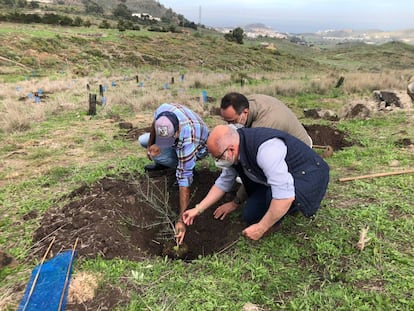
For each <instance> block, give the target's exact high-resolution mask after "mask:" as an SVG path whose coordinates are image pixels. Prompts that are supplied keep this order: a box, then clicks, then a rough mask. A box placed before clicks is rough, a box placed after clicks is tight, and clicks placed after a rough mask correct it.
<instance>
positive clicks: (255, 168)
mask: <svg viewBox="0 0 414 311" xmlns="http://www.w3.org/2000/svg"><path fill="white" fill-rule="evenodd" d="M207 148H208V150H209V152H210V154H211V155H212V156H213V158H214V159H215V164H216V166H218V167H220V168H222V172H221V175H220V176H219V178H218V179H217V180H216V182H215V184H214V185H213V186H212V188H211V189H210V191H209V193H208V194H207V195H206V197H205V198H204V199H203V200H202V201H201V202H200V203H199V204H196V206H195V207H194V208H193V209H190V210H187V211H186V212H184V214H183V221H184V223H185V224H187V225H192V224H193V222H194V219H195V217H197V215H200V214H201V213H202V212H204V211H205V210H206V209H207V208H209V207H210V206H211V205H213V204H214V203H216V202H217V201H218V200H220V199H221V198H222V197H223V196H224V194H225V193H226V192H229V191H230V190H231V189H232V188H233V186H234V183H235V179H236V177H237V176H240V177H241V179H242V181H243V185H244V186H245V188H246V192H247V200H246V203H245V206H244V209H243V219H244V220H245V221H246V223H247V224H248V225H249V226H248V227H247V228H245V229H244V230H243V234H244V235H245V236H246V237H248V238H250V239H252V240H258V239H260V238H261V237H262V236H263V234H264V233H265V232H267V231H268V230H269V229H271V228H272V227H273V225H275V224H276V223H278V222H280V221H281V220H282V218H283V217H284V216H285V215H286V214H290V213H293V212H297V211H300V212H301V213H303V214H304V215H305V216H307V217H310V216H312V215H314V214H315V213H316V211H317V210H318V209H319V207H320V203H321V201H322V198H323V197H324V195H325V192H326V188H327V186H328V182H329V167H328V165H327V163H326V162H325V161H324V160H323V159H322V158H321V157H320V156H319V155H318V154H317V153H316V152H314V151H313V150H312V148H310V147H309V146H307V145H306V144H305V143H303V142H302V141H300V140H299V139H297V138H296V137H294V136H292V135H290V134H287V133H286V132H282V131H279V130H275V129H270V128H261V127H259V128H240V129H236V128H235V127H234V126H232V125H219V126H217V127H215V128H214V130H213V131H212V132H211V134H210V136H209V138H208V140H207ZM236 208H237V206H236V207H235V206H234V205H221V206H220V207H219V208H217V209H216V210H215V211H214V217H215V218H216V219H224V218H225V217H226V216H227V215H228V214H229V213H231V212H233V211H234V210H235V209H236Z"/></svg>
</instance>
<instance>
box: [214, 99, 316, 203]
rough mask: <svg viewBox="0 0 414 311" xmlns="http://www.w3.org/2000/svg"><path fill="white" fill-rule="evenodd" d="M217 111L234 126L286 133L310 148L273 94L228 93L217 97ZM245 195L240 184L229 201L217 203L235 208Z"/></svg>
mask: <svg viewBox="0 0 414 311" xmlns="http://www.w3.org/2000/svg"><path fill="white" fill-rule="evenodd" d="M220 113H221V116H222V117H223V119H224V120H225V121H226V122H227V123H229V124H234V125H235V126H236V127H252V128H254V127H267V128H272V129H276V130H280V131H283V132H286V133H288V134H290V135H292V136H295V137H296V138H298V139H300V140H301V141H303V142H304V143H305V144H306V145H308V146H309V147H312V139H311V138H310V136H309V135H308V133H307V132H306V130H305V128H304V127H303V125H302V123H300V121H299V120H298V118H297V117H296V115H295V114H294V113H293V111H292V110H290V109H289V108H288V107H287V106H286V105H285V104H284V103H283V102H281V101H280V100H278V99H277V98H275V97H272V96H268V95H263V94H252V95H249V96H247V97H246V96H244V95H243V94H240V93H236V92H232V93H228V94H226V95H225V96H224V97H223V98H222V99H221V105H220ZM246 198H247V194H246V190H245V188H244V186H243V185H241V186H240V188H239V190H238V192H237V194H236V197H235V198H234V200H233V201H231V202H227V203H225V204H223V205H222V206H221V208H222V209H227V208H228V209H232V210H234V208H236V207H239V206H240V205H241V204H242V203H243V202H244V201H245V200H246Z"/></svg>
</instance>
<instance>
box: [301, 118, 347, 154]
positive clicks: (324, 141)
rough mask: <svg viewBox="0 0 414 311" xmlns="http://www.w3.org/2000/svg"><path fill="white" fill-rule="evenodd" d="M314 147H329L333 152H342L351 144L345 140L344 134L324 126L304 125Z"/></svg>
mask: <svg viewBox="0 0 414 311" xmlns="http://www.w3.org/2000/svg"><path fill="white" fill-rule="evenodd" d="M304 127H305V129H306V131H307V132H308V134H309V136H310V137H311V138H312V140H313V144H314V145H321V146H328V145H329V146H331V147H332V148H333V150H335V151H337V150H342V149H343V148H344V147H350V146H352V145H353V144H352V143H351V142H349V141H347V140H346V139H345V133H343V132H341V131H340V130H337V129H335V128H331V127H329V126H326V125H318V124H313V125H304Z"/></svg>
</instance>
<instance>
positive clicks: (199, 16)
mask: <svg viewBox="0 0 414 311" xmlns="http://www.w3.org/2000/svg"><path fill="white" fill-rule="evenodd" d="M198 24H199V25H201V5H200V6H199V8H198Z"/></svg>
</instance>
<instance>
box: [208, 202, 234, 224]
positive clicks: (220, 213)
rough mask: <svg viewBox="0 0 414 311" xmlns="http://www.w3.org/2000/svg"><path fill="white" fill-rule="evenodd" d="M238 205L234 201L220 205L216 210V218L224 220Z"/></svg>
mask: <svg viewBox="0 0 414 311" xmlns="http://www.w3.org/2000/svg"><path fill="white" fill-rule="evenodd" d="M237 207H238V205H237V204H236V203H234V202H233V201H231V202H227V203H224V204H223V205H220V206H219V207H217V209H216V210H215V211H214V213H213V215H214V218H215V219H218V218H219V219H220V220H223V219H224V218H225V217H226V216H227V215H228V214H230V213H231V212H233V211H235V210H236V209H237Z"/></svg>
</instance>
